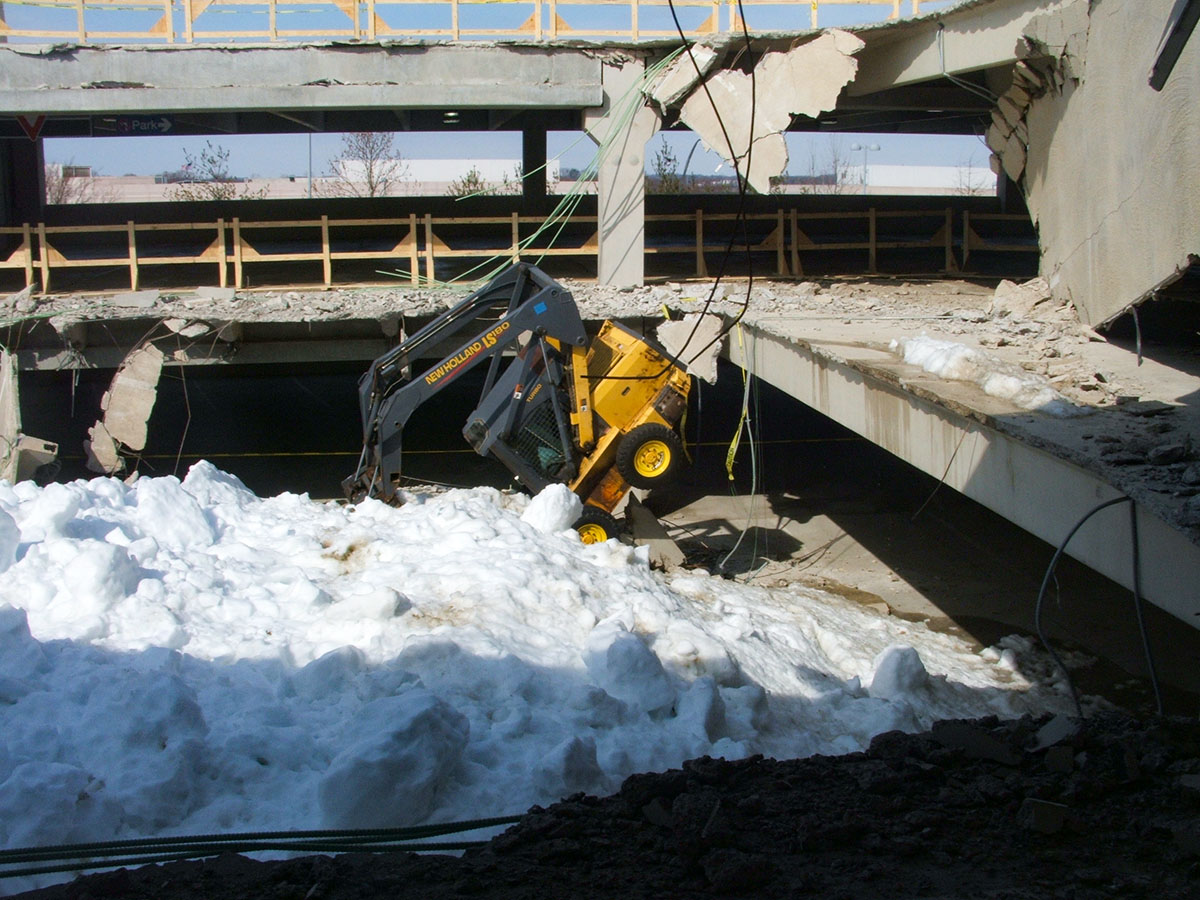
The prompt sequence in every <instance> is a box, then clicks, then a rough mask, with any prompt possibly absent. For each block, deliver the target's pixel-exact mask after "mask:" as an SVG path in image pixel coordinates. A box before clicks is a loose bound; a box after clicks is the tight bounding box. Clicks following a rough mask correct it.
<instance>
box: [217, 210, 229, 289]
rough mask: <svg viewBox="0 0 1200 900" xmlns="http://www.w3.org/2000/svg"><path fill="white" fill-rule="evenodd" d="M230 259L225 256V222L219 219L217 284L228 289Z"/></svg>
mask: <svg viewBox="0 0 1200 900" xmlns="http://www.w3.org/2000/svg"><path fill="white" fill-rule="evenodd" d="M227 263H228V259H227V258H226V256H225V220H224V219H217V266H218V267H219V268H218V270H217V283H218V284H220V285H221V287H228V281H229V274H228V271H227V270H228V265H227Z"/></svg>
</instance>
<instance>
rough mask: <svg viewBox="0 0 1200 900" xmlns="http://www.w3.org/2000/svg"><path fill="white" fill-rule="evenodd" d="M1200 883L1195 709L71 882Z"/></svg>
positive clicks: (326, 885)
mask: <svg viewBox="0 0 1200 900" xmlns="http://www.w3.org/2000/svg"><path fill="white" fill-rule="evenodd" d="M709 895H714V896H739V895H740V896H762V897H772V898H776V897H780V898H782V897H813V898H822V900H838V898H878V897H942V898H949V897H955V898H958V897H970V898H973V900H974V898H1031V900H1032V898H1039V900H1041V898H1047V897H1062V898H1074V900H1083V898H1093V897H1097V898H1099V897H1121V898H1136V897H1143V896H1144V897H1154V898H1184V897H1188V898H1195V897H1200V722H1197V721H1196V720H1193V719H1181V718H1176V719H1155V720H1151V721H1147V722H1139V721H1136V720H1133V719H1130V718H1128V717H1125V716H1119V715H1104V716H1099V717H1096V718H1093V719H1089V720H1087V721H1086V722H1085V723H1083V724H1082V726H1076V725H1074V724H1072V723H1071V722H1069V721H1068V720H1065V719H1054V720H1050V721H1048V722H1047V721H1046V720H1044V719H1043V720H1037V721H1034V720H1030V719H1022V720H1017V721H1009V722H999V721H997V720H995V719H985V720H980V721H975V722H944V723H940V724H938V725H937V726H935V727H934V728H933V730H932V731H930V732H929V733H925V734H917V735H908V734H901V733H898V732H893V733H889V734H884V735H881V736H879V737H878V738H876V739H875V741H874V742H873V743H872V744H871V748H870V750H869V751H868V752H866V753H855V754H851V755H849V756H841V757H813V758H810V759H801V760H790V761H784V762H777V761H774V760H767V759H761V758H754V759H747V760H741V761H738V762H724V761H720V760H712V759H698V760H694V761H692V762H689V763H687V764H685V765H684V767H683V769H682V770H680V771H671V772H665V773H662V774H655V775H637V776H634V777H632V778H630V779H628V780H627V781H626V782H625V784H624V785H623V786H622V788H621V790H620V792H619V793H617V794H616V795H614V796H612V797H606V798H602V799H597V798H594V797H584V796H577V797H572V798H569V799H567V800H564V801H563V802H561V803H558V804H555V805H554V806H552V807H551V808H549V809H541V808H536V807H535V808H534V809H532V810H530V812H529V813H528V814H527V815H526V816H525V817H524V819H522V821H521V822H520V823H519V824H517V825H515V826H513V827H512V828H510V829H509V830H508V831H507V832H505V833H504V834H502V835H499V836H498V837H496V838H495V839H493V840H492V841H491V842H490V843H489V844H488V845H486V846H485V847H482V848H480V849H478V850H473V851H470V852H468V853H467V854H466V855H465V856H463V857H461V858H458V857H450V856H431V855H425V856H418V855H413V854H407V853H395V854H381V855H369V854H347V855H343V856H338V857H334V858H329V857H306V858H301V859H293V860H288V861H284V862H267V863H260V862H254V861H252V860H248V859H245V858H243V857H239V856H232V855H230V856H227V857H221V858H217V859H214V860H210V861H206V862H194V863H173V864H170V865H164V866H159V867H146V868H143V869H138V870H133V871H124V870H122V871H118V872H115V873H109V874H102V875H95V876H91V877H87V878H80V879H78V880H77V881H75V882H73V883H71V884H67V885H61V886H58V887H54V888H49V889H46V890H42V891H37V892H33V893H30V894H26V895H23V896H24V897H27V898H34V897H36V898H39V900H52V898H53V900H66V898H71V900H82V898H92V897H95V898H99V897H124V898H151V897H153V898H163V897H180V898H188V900H201V898H211V900H232V898H242V897H245V898H255V900H267V898H295V900H334V898H357V897H389V898H397V900H403V898H414V900H415V898H420V900H433V898H442V897H470V896H478V897H489V898H526V897H527V898H536V900H557V898H572V900H574V898H579V897H588V896H604V897H622V898H624V897H655V898H663V897H680V898H683V897H688V898H694V897H697V896H709Z"/></svg>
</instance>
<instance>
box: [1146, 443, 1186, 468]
mask: <svg viewBox="0 0 1200 900" xmlns="http://www.w3.org/2000/svg"><path fill="white" fill-rule="evenodd" d="M1188 455H1189V447H1188V444H1187V442H1186V441H1182V442H1181V441H1173V442H1172V443H1170V444H1159V445H1158V446H1157V447H1151V448H1150V452H1149V453H1147V454H1146V461H1147V462H1148V463H1150V465H1152V466H1168V465H1170V464H1171V463H1177V462H1182V461H1183V460H1185V459H1187V457H1188Z"/></svg>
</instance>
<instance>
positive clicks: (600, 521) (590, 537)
mask: <svg viewBox="0 0 1200 900" xmlns="http://www.w3.org/2000/svg"><path fill="white" fill-rule="evenodd" d="M572 527H573V528H574V529H575V530H576V531H578V532H579V539H580V540H581V541H583V542H584V543H585V544H603V543H604V542H605V541H607V540H608V539H609V538H615V537H616V536H617V535H619V534H620V533H621V526H620V525H618V524H617V520H616V519H614V518H613V517H612V516H611V515H610V514H608V513H606V512H605V511H604V510H602V509H601V508H600V507H598V506H589V505H587V504H584V507H583V513H582V514H581V515H580V516H579V518H578V519H576V520H575V524H574V525H573V526H572Z"/></svg>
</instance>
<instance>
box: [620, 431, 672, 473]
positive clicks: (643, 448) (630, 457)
mask: <svg viewBox="0 0 1200 900" xmlns="http://www.w3.org/2000/svg"><path fill="white" fill-rule="evenodd" d="M682 461H683V441H682V440H680V438H679V435H677V434H676V433H675V432H674V431H672V430H671V429H670V428H668V427H667V426H666V425H659V424H658V423H657V422H647V423H646V424H644V425H639V426H638V427H637V428H635V429H633V431H631V432H629V434H627V435H625V437H623V438H621V445H620V446H619V447H618V448H617V471H618V472H620V473H621V477H622V478H624V479H625V480H626V481H628V482H629V483H630V484H632V485H633V486H634V487H638V488H653V487H658V486H659V485H662V484H666V483H667V482H669V481H671V480H672V479H674V477H675V476H676V475H678V474H679V470H680V468H681V466H682Z"/></svg>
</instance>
